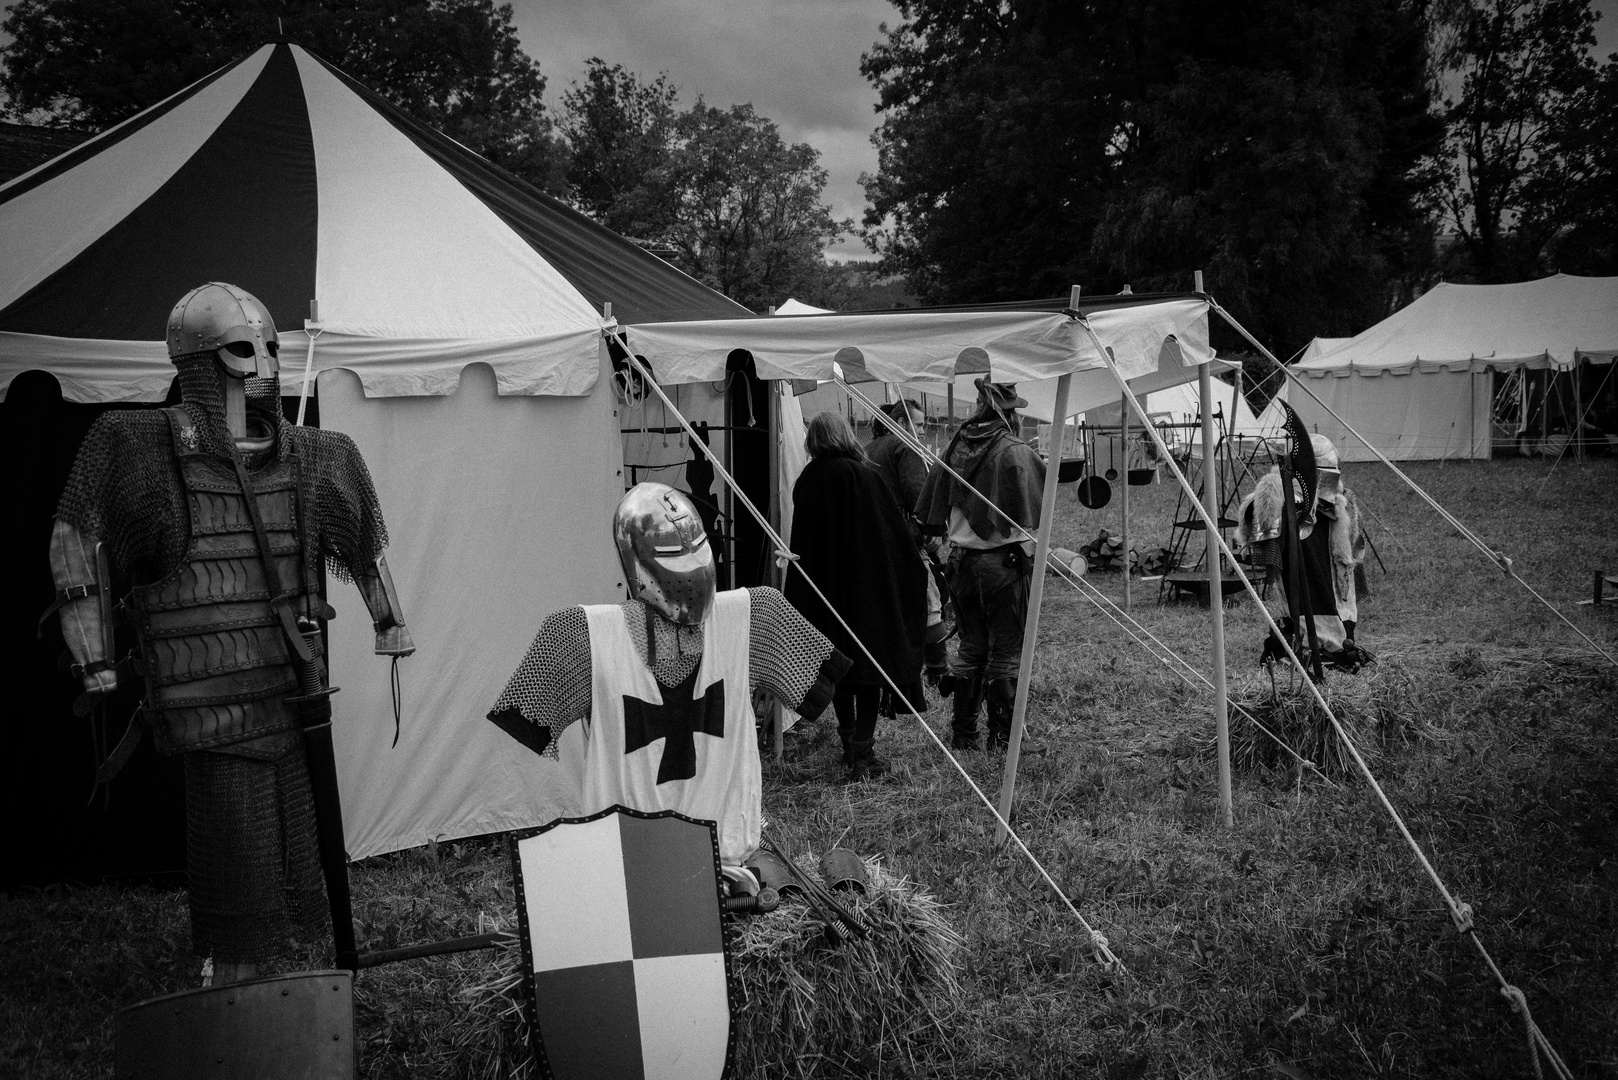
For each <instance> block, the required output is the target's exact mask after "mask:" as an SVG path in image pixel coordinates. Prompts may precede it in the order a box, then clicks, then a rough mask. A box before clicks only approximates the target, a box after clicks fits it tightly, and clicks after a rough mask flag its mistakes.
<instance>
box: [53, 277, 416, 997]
mask: <svg viewBox="0 0 1618 1080" xmlns="http://www.w3.org/2000/svg"><path fill="white" fill-rule="evenodd" d="M168 349H169V357H170V359H171V360H172V361H173V363H174V365H175V367H176V369H177V370H178V372H179V382H180V393H181V404H180V405H179V406H178V407H176V408H169V409H162V410H139V411H134V410H131V411H118V412H109V413H105V414H103V415H102V416H101V417H100V418H98V419H97V420H96V422H95V424H94V425H93V426H92V427H91V429H90V431H89V433H88V435H86V437H85V441H84V444H83V445H82V446H81V447H80V450H79V454H78V458H77V459H76V461H75V462H74V466H73V472H72V474H71V475H70V477H69V479H68V485H67V488H66V490H65V491H64V492H63V495H62V499H61V502H60V503H59V504H58V507H57V513H56V524H55V527H54V530H53V532H52V535H51V550H50V557H51V570H52V574H53V577H54V578H55V581H56V586H57V589H58V590H59V592H58V600H57V606H58V608H59V610H60V614H61V621H62V630H63V635H64V637H65V638H66V640H67V644H68V648H69V651H70V652H71V653H72V655H73V658H74V660H75V661H76V664H75V666H74V671H75V673H76V674H78V675H79V676H80V678H81V679H82V681H83V684H84V689H85V692H86V694H88V695H96V694H101V693H105V692H107V691H110V690H112V689H114V688H115V687H116V686H117V684H118V680H119V678H120V675H121V673H122V672H123V671H125V670H127V669H128V668H129V667H133V669H134V670H135V671H138V672H139V674H140V675H141V676H142V677H143V678H144V680H145V696H144V701H143V704H142V713H141V717H140V723H141V724H142V725H143V726H144V727H145V728H146V729H149V730H150V731H151V733H152V737H153V741H154V743H155V744H156V747H157V749H158V751H159V752H160V753H163V754H176V753H178V754H183V755H185V776H186V831H187V837H186V847H187V877H188V885H189V892H190V906H191V925H192V938H193V942H194V945H195V947H196V950H197V952H198V953H199V954H200V955H203V956H211V957H212V958H213V960H214V971H215V978H216V980H218V981H231V980H233V979H237V978H249V977H251V976H252V975H253V974H254V973H255V971H256V966H257V965H258V964H259V963H262V962H266V961H269V960H273V959H276V958H278V957H279V956H281V955H284V952H285V950H286V947H287V945H288V941H289V939H292V938H297V937H302V936H309V935H313V934H315V933H317V932H318V931H319V928H320V927H321V926H322V925H323V923H324V916H325V909H324V905H323V903H322V896H321V883H320V873H319V866H318V863H317V860H316V855H315V843H314V811H313V801H312V797H311V793H310V783H309V773H308V766H307V761H306V758H305V753H304V742H303V737H302V735H301V733H300V731H299V726H300V724H299V714H298V707H297V705H296V704H295V701H296V700H297V699H298V698H299V695H300V685H299V678H300V672H307V671H309V670H315V671H319V664H320V660H321V658H320V657H319V655H318V648H319V646H318V628H319V625H320V624H321V623H322V622H323V621H324V620H325V619H327V618H330V617H331V616H332V615H333V614H334V612H333V611H332V610H331V609H330V608H329V607H328V606H327V605H326V602H325V600H324V598H323V597H322V595H321V593H322V587H321V573H320V572H321V561H322V559H324V561H325V566H326V568H327V569H328V570H329V571H330V572H331V573H332V574H333V575H334V576H336V577H338V578H340V579H345V580H351V581H353V582H354V583H355V584H356V585H357V586H358V587H359V590H360V594H361V596H362V597H363V598H364V600H365V604H366V607H367V608H368V609H369V611H370V615H371V619H372V622H373V623H374V625H375V630H376V651H377V653H378V654H379V655H388V656H395V657H401V656H408V655H410V654H411V653H412V652H413V651H414V645H413V644H412V642H411V640H410V633H409V630H408V629H407V628H406V627H405V623H404V619H403V616H402V614H401V612H400V608H399V601H398V597H397V595H396V593H395V591H394V588H393V583H392V578H391V576H390V575H389V573H388V568H387V562H386V560H385V558H384V557H383V549H384V548H385V547H386V545H387V530H386V527H385V525H384V523H383V520H382V513H381V508H380V506H379V505H378V503H377V498H376V492H375V489H374V487H373V486H372V483H371V477H370V473H369V471H368V470H367V469H366V467H365V462H364V460H363V459H362V458H361V457H360V454H359V450H358V448H356V447H355V445H354V443H353V441H352V440H350V439H349V438H348V437H347V436H345V435H341V434H339V433H337V432H331V431H321V430H316V429H312V428H303V427H293V426H292V425H290V424H288V423H287V422H286V421H285V420H284V419H283V418H282V417H281V410H280V385H279V379H278V374H277V373H278V370H279V367H278V360H277V351H278V341H277V338H276V333H275V324H274V322H273V320H272V319H271V318H270V315H269V312H268V311H266V310H265V309H264V306H263V305H262V304H260V303H259V301H258V300H257V299H256V298H254V297H253V296H252V295H251V294H250V293H247V292H245V291H243V290H241V289H239V288H237V287H235V286H233V285H227V284H224V283H221V282H210V283H209V284H206V285H203V286H200V287H199V288H196V289H193V290H192V291H191V292H189V293H187V294H186V295H185V296H184V297H182V298H181V300H180V301H179V303H177V304H176V305H175V307H174V310H173V312H172V313H171V314H170V316H169V322H168ZM114 574H116V575H118V576H119V577H120V578H124V579H127V580H128V581H129V582H130V583H131V588H130V589H129V592H128V593H127V594H126V596H125V597H124V598H123V601H122V605H121V606H122V608H123V609H124V611H125V613H126V617H127V618H128V620H129V621H130V622H131V623H133V625H134V627H135V632H136V639H137V647H136V650H135V653H134V655H133V664H132V665H130V664H120V663H119V662H118V660H117V658H116V657H115V656H114V655H113V654H112V646H111V642H112V634H111V620H112V616H113V611H112V607H113V605H112V604H111V602H110V600H111V595H112V589H113V577H112V575H114ZM311 650H314V654H313V655H311ZM300 661H302V663H303V665H304V667H303V668H301V669H300V668H299V667H298V664H299V662H300ZM302 690H303V692H307V686H305V687H303V688H302ZM139 733H140V729H139V728H137V727H136V726H135V725H133V724H132V725H131V735H130V736H126V739H125V742H126V744H127V745H126V746H121V747H120V749H119V750H118V751H115V752H114V755H113V757H114V761H113V762H111V763H109V764H113V767H114V768H115V767H116V762H117V761H118V759H121V758H124V757H127V754H128V752H129V751H131V750H132V749H133V743H132V742H131V738H138V737H139Z"/></svg>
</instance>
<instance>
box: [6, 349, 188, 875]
mask: <svg viewBox="0 0 1618 1080" xmlns="http://www.w3.org/2000/svg"><path fill="white" fill-rule="evenodd" d="M169 398H170V400H171V401H177V400H178V393H177V392H176V391H172V390H171V392H170V395H169ZM127 407H128V406H120V405H114V406H105V405H79V404H75V403H72V402H65V401H63V400H62V391H61V387H60V386H59V385H58V384H57V382H56V379H55V378H54V377H53V376H51V375H49V374H47V373H45V372H43V371H29V372H24V373H23V374H21V375H18V376H17V378H16V379H15V380H13V381H12V384H11V388H10V390H9V391H8V392H7V394H6V400H5V401H4V402H0V453H3V454H4V455H5V460H7V461H10V462H14V463H15V465H16V467H14V468H10V469H5V470H0V503H3V505H4V506H5V507H6V512H7V526H8V527H7V528H6V529H4V530H0V558H3V559H4V560H5V565H6V566H8V567H11V568H12V572H11V574H10V577H9V579H8V587H7V588H6V589H4V590H0V683H3V684H4V686H5V687H6V708H5V719H6V722H5V724H4V725H3V727H0V808H3V810H4V813H5V815H6V820H7V821H9V822H11V823H12V826H13V828H12V836H11V840H10V843H9V845H8V846H9V848H10V851H9V857H8V858H7V859H6V860H5V861H4V862H3V863H0V888H3V887H9V886H14V885H37V884H43V883H45V882H49V881H62V880H68V879H80V880H83V879H91V878H102V877H123V876H130V875H147V874H163V873H175V872H179V871H183V870H184V869H185V790H184V778H183V772H182V764H181V761H180V759H179V758H177V757H170V758H165V757H161V756H159V755H158V753H157V752H156V751H155V750H153V749H152V743H151V740H150V739H146V740H143V742H142V744H141V746H140V749H139V750H138V751H137V752H136V754H135V756H134V757H133V758H131V759H130V761H129V764H128V765H126V766H125V767H124V770H123V771H122V772H121V773H119V774H118V776H116V777H115V778H114V779H113V781H112V784H111V787H110V789H109V790H107V791H106V792H105V793H104V794H103V796H101V797H97V798H95V799H93V800H92V799H91V797H90V796H91V792H92V790H93V788H94V785H95V767H96V758H97V747H96V745H95V739H94V726H93V725H94V724H95V723H96V721H94V720H92V719H91V718H89V717H79V716H74V715H73V701H74V699H75V698H77V697H78V695H79V692H80V691H81V690H82V689H83V688H82V686H80V685H79V682H78V680H77V679H75V678H73V677H72V676H71V675H70V674H68V673H66V672H64V671H62V670H60V668H59V667H58V663H57V661H58V658H59V657H61V656H62V655H63V654H64V653H65V652H66V651H67V644H66V642H64V641H63V640H62V631H61V626H60V624H59V623H58V622H57V620H55V619H50V620H47V621H46V623H45V624H44V626H43V627H40V628H39V629H38V630H36V626H37V625H38V619H39V614H40V612H42V611H44V610H45V608H46V607H47V606H48V605H49V604H50V602H51V599H52V597H53V596H54V595H55V590H56V587H55V585H54V584H53V583H52V581H51V571H50V559H49V552H50V536H51V526H52V521H53V515H54V514H55V511H56V503H57V500H58V499H60V498H61V495H62V488H63V486H64V485H65V484H66V483H67V475H68V471H69V469H71V468H72V465H73V459H74V457H75V456H76V455H77V454H78V449H79V444H80V442H82V441H83V439H84V434H85V432H86V431H88V430H89V429H90V425H91V424H92V423H94V422H95V419H96V417H98V416H100V415H101V414H102V413H104V412H107V411H109V410H110V409H121V408H127ZM125 584H126V583H124V582H119V583H117V584H116V585H115V588H121V587H123V586H124V585H125ZM132 644H133V637H132V635H131V634H130V633H129V631H127V630H126V629H122V628H120V630H119V632H118V648H119V654H120V655H122V654H123V653H125V652H127V651H128V650H129V648H130V647H131V646H132ZM140 696H141V684H140V681H139V680H138V679H131V680H125V681H124V682H123V683H122V684H121V685H120V686H119V688H118V690H117V691H116V692H114V693H113V694H111V695H109V697H108V699H107V700H106V701H105V702H104V704H103V706H102V708H103V710H104V719H103V720H102V721H101V722H103V723H104V724H105V725H106V730H107V737H108V739H109V740H116V739H117V738H118V737H119V736H120V735H122V734H123V732H124V729H125V727H126V726H127V725H128V723H129V720H130V717H131V716H132V715H133V714H134V711H135V707H136V706H137V705H138V704H139V702H140ZM105 752H106V748H103V749H102V750H101V753H103V754H104V753H105Z"/></svg>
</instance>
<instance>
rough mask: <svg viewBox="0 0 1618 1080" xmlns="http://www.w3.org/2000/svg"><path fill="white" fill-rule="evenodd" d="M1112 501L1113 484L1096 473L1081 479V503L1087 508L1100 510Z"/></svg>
mask: <svg viewBox="0 0 1618 1080" xmlns="http://www.w3.org/2000/svg"><path fill="white" fill-rule="evenodd" d="M1111 501H1112V485H1111V484H1109V483H1108V482H1107V481H1106V479H1105V478H1103V477H1100V476H1096V475H1095V474H1094V473H1092V474H1090V475H1089V476H1086V477H1085V478H1084V479H1083V480H1080V481H1079V505H1080V506H1082V507H1084V508H1085V509H1086V510H1100V509H1101V508H1102V507H1103V506H1106V505H1107V504H1108V503H1109V502H1111Z"/></svg>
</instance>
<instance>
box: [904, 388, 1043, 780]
mask: <svg viewBox="0 0 1618 1080" xmlns="http://www.w3.org/2000/svg"><path fill="white" fill-rule="evenodd" d="M976 385H977V388H978V407H977V411H976V412H975V413H973V414H972V417H971V418H970V419H969V420H967V421H966V423H964V424H962V425H961V429H960V431H958V432H956V434H955V438H954V439H953V440H951V442H950V444H949V449H948V450H946V451H945V452H944V460H945V462H947V463H948V464H949V466H950V468H951V469H954V470H955V472H956V473H958V474H960V476H961V477H962V479H964V480H965V481H966V483H965V484H962V483H961V481H959V480H956V479H955V477H954V476H952V475H950V474H949V473H948V472H946V471H945V470H944V469H942V468H939V467H934V468H933V470H932V472H931V473H929V474H928V476H927V483H926V484H925V485H924V486H923V488H922V492H921V497H920V499H919V500H918V501H917V503H916V518H917V520H919V521H920V522H921V527H922V529H923V530H925V531H926V532H928V533H930V534H932V535H945V536H947V537H948V538H949V541H950V544H951V548H952V550H951V552H950V556H949V573H948V578H949V588H950V593H951V594H952V595H953V596H954V598H955V616H956V626H957V628H958V629H959V631H960V646H959V648H958V650H957V651H956V655H955V660H954V663H953V664H952V665H951V671H950V675H951V684H952V685H951V687H950V690H951V691H952V692H953V693H954V695H955V717H954V721H953V730H954V735H953V739H952V745H953V746H954V747H955V748H956V749H957V750H975V749H977V745H978V712H979V710H980V709H981V708H982V706H983V703H984V700H985V699H987V701H988V713H989V738H988V745H989V748H990V749H991V750H992V749H996V748H1004V747H1005V746H1006V744H1007V743H1008V742H1009V741H1010V737H1011V719H1012V708H1013V705H1014V703H1015V702H1016V699H1017V668H1018V665H1019V664H1020V663H1021V660H1022V646H1023V618H1024V616H1025V615H1026V614H1027V610H1028V585H1029V577H1030V575H1031V570H1032V566H1033V541H1032V540H1029V539H1027V538H1026V537H1027V535H1031V534H1032V533H1033V531H1034V530H1035V529H1036V528H1038V527H1039V509H1040V494H1041V488H1042V487H1043V485H1044V483H1045V463H1044V461H1043V460H1041V458H1040V456H1039V454H1038V453H1036V452H1035V451H1034V449H1033V447H1031V446H1029V445H1028V444H1027V443H1026V442H1024V441H1023V440H1022V439H1021V438H1019V437H1018V420H1017V412H1016V410H1018V409H1020V408H1024V407H1026V406H1027V404H1028V402H1026V401H1024V400H1023V399H1022V398H1020V397H1018V396H1017V387H1016V386H1015V384H1012V383H995V382H990V381H989V380H988V377H987V376H985V377H984V378H981V379H978V380H977V382H976ZM973 489H976V490H975V491H974V490H973ZM979 493H981V496H980V494H979ZM983 497H987V499H988V500H989V502H991V503H993V506H990V505H988V503H985V501H984V498H983ZM996 508H998V509H999V510H1000V511H1001V512H1003V513H1004V514H1005V515H1006V516H1008V517H1010V518H1011V521H1013V522H1015V523H1016V524H1017V525H1019V526H1021V527H1022V528H1023V529H1024V530H1026V533H1023V532H1018V531H1017V530H1016V529H1014V528H1013V526H1012V525H1011V524H1009V523H1008V522H1007V521H1006V517H1002V516H1001V514H1000V513H996V512H995V510H996Z"/></svg>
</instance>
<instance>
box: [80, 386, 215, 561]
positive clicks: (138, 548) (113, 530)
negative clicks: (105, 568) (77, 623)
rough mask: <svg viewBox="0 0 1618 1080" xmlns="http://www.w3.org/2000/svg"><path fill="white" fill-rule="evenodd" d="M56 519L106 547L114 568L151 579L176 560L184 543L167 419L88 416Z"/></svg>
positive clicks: (146, 412)
mask: <svg viewBox="0 0 1618 1080" xmlns="http://www.w3.org/2000/svg"><path fill="white" fill-rule="evenodd" d="M56 516H57V518H58V519H59V520H61V521H64V522H66V523H67V524H69V525H72V526H73V527H74V528H76V529H77V530H78V531H79V533H80V534H81V535H83V536H84V537H86V538H91V539H96V540H100V541H102V542H103V543H104V544H106V545H107V556H108V558H109V559H110V560H111V562H112V565H113V567H114V569H116V570H117V571H118V572H119V573H122V574H129V573H132V572H134V571H136V570H137V569H141V570H145V571H146V572H148V573H150V574H151V575H152V576H157V575H159V574H161V573H163V572H166V571H167V570H168V569H169V568H170V567H172V566H173V565H174V564H175V563H177V562H179V560H180V556H181V555H182V554H183V553H184V549H185V544H186V540H187V527H186V522H187V521H188V520H189V518H188V517H187V512H186V507H185V496H184V493H183V492H182V491H181V489H180V480H179V473H178V470H177V469H176V468H175V464H174V453H173V450H172V449H171V447H170V437H169V422H168V418H167V417H166V416H164V415H163V413H162V412H161V411H159V410H156V409H141V410H119V411H116V412H108V413H103V414H102V415H101V416H99V417H97V418H96V421H95V423H94V424H92V425H91V426H90V430H89V432H88V433H87V434H86V435H85V437H84V442H83V443H81V444H80V446H79V453H78V456H77V457H76V458H75V459H74V461H73V471H72V472H71V473H69V474H68V479H67V487H66V488H64V489H63V491H62V498H61V500H60V501H59V502H58V503H57V506H56Z"/></svg>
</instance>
